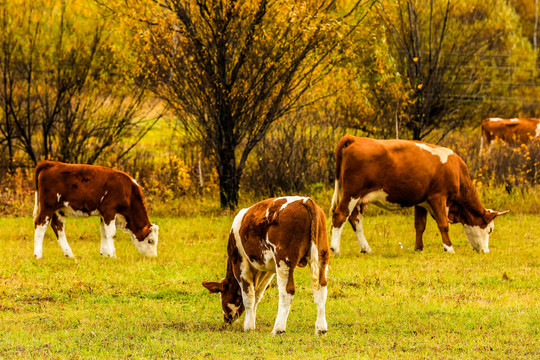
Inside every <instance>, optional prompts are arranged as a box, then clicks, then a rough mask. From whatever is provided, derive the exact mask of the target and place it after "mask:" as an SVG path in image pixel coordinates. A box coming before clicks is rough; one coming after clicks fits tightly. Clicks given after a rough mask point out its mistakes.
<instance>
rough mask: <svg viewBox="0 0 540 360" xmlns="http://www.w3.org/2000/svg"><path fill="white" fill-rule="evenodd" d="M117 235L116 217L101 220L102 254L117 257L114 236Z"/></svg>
mask: <svg viewBox="0 0 540 360" xmlns="http://www.w3.org/2000/svg"><path fill="white" fill-rule="evenodd" d="M115 235H116V222H115V221H114V217H112V218H111V217H102V218H101V248H100V253H101V255H103V256H109V257H116V249H115V247H114V236H115Z"/></svg>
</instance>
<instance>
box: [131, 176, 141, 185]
mask: <svg viewBox="0 0 540 360" xmlns="http://www.w3.org/2000/svg"><path fill="white" fill-rule="evenodd" d="M131 181H133V183H134V184H135V185H137V186H138V187H141V185H139V183H138V182H137V180H135V179H134V178H131Z"/></svg>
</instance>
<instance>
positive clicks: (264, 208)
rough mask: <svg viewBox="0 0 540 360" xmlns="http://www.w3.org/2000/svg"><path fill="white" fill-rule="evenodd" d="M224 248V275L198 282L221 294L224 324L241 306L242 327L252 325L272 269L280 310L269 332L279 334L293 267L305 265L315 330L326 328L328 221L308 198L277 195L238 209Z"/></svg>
mask: <svg viewBox="0 0 540 360" xmlns="http://www.w3.org/2000/svg"><path fill="white" fill-rule="evenodd" d="M227 252H228V259H227V273H226V275H225V278H224V279H223V280H221V281H220V282H208V281H204V282H203V283H202V284H203V286H204V287H206V288H207V289H208V290H210V292H212V293H220V295H221V305H222V309H223V319H224V320H225V322H226V323H229V324H231V323H232V322H234V321H235V320H236V319H237V318H239V317H240V316H241V315H242V313H243V312H244V310H245V311H246V317H245V320H244V331H247V330H253V329H255V316H256V311H257V305H258V304H259V301H261V298H262V297H263V294H264V291H265V290H266V288H267V287H268V284H269V283H270V281H271V280H272V278H273V277H274V273H276V274H277V285H278V291H279V308H278V314H277V318H276V322H275V324H274V329H273V331H272V334H274V335H276V334H280V333H283V332H284V331H285V328H286V325H287V317H288V316H289V311H290V308H291V303H292V300H293V296H294V291H295V286H294V278H293V274H294V270H295V268H296V267H297V266H300V267H301V266H305V265H306V264H309V265H310V268H311V285H312V288H313V297H314V301H315V304H316V305H317V321H316V322H315V332H316V333H325V332H326V330H327V325H326V318H325V304H326V294H327V290H326V287H327V283H326V270H327V266H328V258H329V248H328V239H327V237H326V219H325V216H324V212H323V210H322V209H321V208H320V207H319V206H317V204H315V202H314V201H313V200H312V199H310V198H306V197H298V196H293V197H281V198H275V199H268V200H264V201H261V202H259V203H257V204H255V205H253V206H251V207H250V208H248V209H242V210H240V211H239V212H238V214H237V215H236V217H235V218H234V221H233V225H232V229H231V232H230V235H229V242H228V246H227Z"/></svg>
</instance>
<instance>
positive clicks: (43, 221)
mask: <svg viewBox="0 0 540 360" xmlns="http://www.w3.org/2000/svg"><path fill="white" fill-rule="evenodd" d="M51 217H52V214H51V216H48V215H45V214H42V213H41V212H40V213H39V214H37V215H36V217H35V219H34V228H35V230H34V256H35V257H36V259H41V258H42V257H43V239H44V238H45V231H46V230H47V226H48V225H49V222H50V219H51Z"/></svg>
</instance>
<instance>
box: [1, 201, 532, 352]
mask: <svg viewBox="0 0 540 360" xmlns="http://www.w3.org/2000/svg"><path fill="white" fill-rule="evenodd" d="M371 212H372V215H370V209H368V216H366V218H365V233H366V237H367V238H368V241H369V243H370V245H371V247H372V249H373V255H366V254H361V253H360V250H359V247H358V244H357V243H356V240H355V237H354V234H353V232H352V231H351V229H350V227H347V228H346V229H345V231H344V233H343V238H342V255H341V256H339V257H336V256H333V255H332V257H331V259H330V269H329V273H328V279H329V291H328V301H327V305H326V310H327V321H328V330H329V331H328V333H327V334H326V335H322V336H317V335H314V323H315V319H316V308H315V305H314V303H313V297H312V293H311V288H310V284H309V272H308V270H307V269H306V268H302V269H298V270H297V272H296V273H295V280H296V295H295V298H294V301H293V305H292V310H291V314H290V316H289V320H288V324H287V332H286V333H285V334H283V335H279V336H276V337H273V336H271V334H270V332H271V330H272V327H273V323H274V320H275V317H276V313H277V306H278V292H277V288H276V286H275V280H274V282H273V284H272V286H271V287H270V288H269V289H268V291H267V292H266V294H265V297H264V298H263V300H262V301H261V304H260V305H259V307H258V313H257V329H256V330H255V331H252V332H248V333H244V332H243V331H242V328H243V327H242V322H243V317H242V318H241V319H240V321H237V322H236V323H234V324H233V325H232V326H225V325H224V323H223V319H222V312H221V304H220V299H219V296H217V295H215V294H210V293H209V292H208V291H207V290H206V289H204V288H203V287H202V286H201V281H203V280H212V281H217V280H219V279H221V278H222V277H223V276H224V274H225V266H226V263H225V262H226V242H227V235H228V232H229V229H230V226H231V223H232V219H233V216H234V214H231V213H218V212H206V213H205V212H201V213H199V214H196V213H194V214H191V215H190V216H185V217H175V218H168V217H156V216H153V217H152V220H153V221H154V222H155V223H157V224H158V225H159V226H160V240H159V245H158V257H157V258H154V259H148V258H143V257H142V256H141V255H139V254H138V252H137V250H136V248H135V247H134V246H133V244H132V243H131V241H130V240H129V238H128V236H127V235H126V234H124V233H122V232H120V231H119V232H118V234H117V237H116V248H117V258H116V259H106V258H102V257H101V256H100V255H99V241H100V240H99V219H97V218H88V219H71V218H70V219H68V220H67V224H66V231H67V236H68V241H69V243H70V245H71V247H72V249H73V252H74V253H75V256H76V258H75V259H69V258H65V257H64V256H62V252H61V250H60V247H59V246H58V244H57V243H56V239H55V237H54V234H53V232H52V230H51V229H49V230H48V231H47V234H46V237H45V242H44V257H43V259H41V260H40V261H37V260H35V259H34V257H33V223H32V219H31V218H30V217H28V216H27V217H3V218H0V229H2V231H1V233H0V334H1V336H0V358H2V359H19V358H32V359H36V358H47V359H57V358H69V359H91V358H96V359H105V358H107V359H108V358H115V359H128V358H136V359H142V358H148V359H155V358H165V359H166V358H211V359H212V358H214V359H224V358H250V359H252V358H259V359H266V358H270V359H273V358H316V359H330V358H365V359H391V358H396V359H423V358H429V359H471V358H475V359H532V358H539V357H540V346H539V345H538V344H539V339H540V300H539V299H540V256H539V252H538V239H540V226H538V225H539V218H538V215H527V214H520V213H517V212H513V213H511V214H509V215H506V216H503V217H501V218H499V219H497V220H496V226H495V231H494V233H493V234H492V235H491V239H490V250H491V252H490V253H489V254H478V253H475V252H473V250H472V248H471V246H470V245H469V243H468V242H467V240H466V237H465V235H464V233H463V231H462V227H461V225H453V226H451V232H450V236H451V239H452V240H453V243H454V248H455V250H456V254H455V255H451V254H447V253H445V252H444V251H443V250H442V244H441V240H440V235H439V233H438V230H437V227H436V224H435V223H434V221H433V220H432V219H429V220H428V228H427V230H426V233H425V235H424V238H425V241H424V242H425V249H424V251H423V252H415V251H413V246H414V225H413V216H412V212H410V211H409V212H403V213H397V214H396V213H388V212H381V213H379V212H375V211H373V210H371ZM329 226H330V224H328V227H329Z"/></svg>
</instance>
